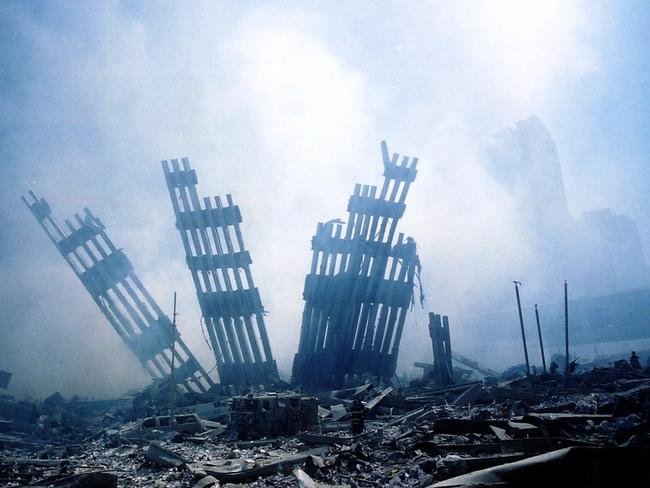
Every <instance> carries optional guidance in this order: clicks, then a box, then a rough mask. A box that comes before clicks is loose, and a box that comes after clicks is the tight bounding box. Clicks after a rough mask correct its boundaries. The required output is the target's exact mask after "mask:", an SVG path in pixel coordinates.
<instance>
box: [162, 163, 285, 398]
mask: <svg viewBox="0 0 650 488" xmlns="http://www.w3.org/2000/svg"><path fill="white" fill-rule="evenodd" d="M162 166H163V171H164V173H165V179H166V181H167V188H168V189H169V197H170V199H171V203H172V207H173V208H174V213H175V214H176V227H177V228H178V230H179V232H180V234H181V240H182V241H183V247H184V248H185V254H186V257H187V265H188V267H189V269H190V272H191V274H192V279H193V280H194V286H195V287H196V294H197V297H198V300H199V305H200V306H201V313H202V314H203V317H204V319H205V322H206V327H207V330H208V335H209V337H210V342H211V344H212V350H213V352H214V355H215V358H216V360H217V368H218V370H219V378H220V381H221V383H222V384H224V385H239V386H243V385H245V384H250V385H255V384H258V385H259V384H269V383H273V382H275V381H277V379H278V370H277V366H276V364H275V361H274V359H273V355H272V354H271V345H270V343H269V338H268V335H267V333H266V325H265V324H264V307H263V306H262V301H261V299H260V294H259V290H258V289H257V288H256V287H255V285H254V283H253V275H252V273H251V269H250V264H251V262H252V261H251V257H250V254H249V253H248V251H246V250H245V248H244V240H243V238H242V233H241V229H240V226H239V224H240V223H241V221H242V218H241V213H240V211H239V207H238V206H237V205H234V204H233V201H232V197H231V196H230V195H226V203H227V205H226V206H225V207H224V206H223V203H222V201H221V198H220V197H218V196H216V197H214V201H212V200H211V199H210V198H209V197H205V198H203V205H201V202H200V200H199V197H198V195H197V191H196V185H197V182H198V180H197V177H196V172H195V171H194V170H193V169H191V168H190V163H189V161H188V160H187V158H183V159H182V168H181V167H180V165H179V163H178V160H176V159H172V160H171V169H170V166H169V164H168V162H167V161H163V162H162Z"/></svg>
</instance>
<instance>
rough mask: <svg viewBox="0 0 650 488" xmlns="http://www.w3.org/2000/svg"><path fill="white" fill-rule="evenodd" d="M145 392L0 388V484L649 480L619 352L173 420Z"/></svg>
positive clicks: (293, 397) (271, 401)
mask: <svg viewBox="0 0 650 488" xmlns="http://www.w3.org/2000/svg"><path fill="white" fill-rule="evenodd" d="M148 395H149V393H146V392H145V393H143V394H140V395H131V396H128V397H125V398H121V399H117V400H111V401H89V400H81V399H77V398H73V399H70V400H66V399H64V398H63V397H62V396H61V395H59V394H55V395H52V396H50V397H49V398H47V399H46V400H43V401H41V402H37V403H27V402H17V401H15V400H13V398H11V397H10V396H4V397H2V398H0V417H1V418H2V419H1V420H0V428H1V433H0V453H1V454H0V484H2V486H9V487H13V486H54V487H82V486H94V487H116V486H135V487H138V486H170V487H184V486H189V487H197V488H207V487H214V486H228V485H231V484H241V485H242V486H255V487H262V486H301V487H324V486H350V487H362V486H413V487H418V486H441V487H442V486H445V487H449V486H476V485H480V486H590V487H592V486H603V487H604V486H650V463H649V462H648V461H650V459H648V457H649V454H650V437H649V435H648V433H649V431H650V370H648V369H645V370H639V369H635V368H631V367H630V366H629V364H627V363H626V362H617V363H616V364H610V365H607V366H599V367H596V368H593V369H591V370H590V371H585V370H580V371H578V372H576V374H574V375H572V376H568V377H564V376H559V375H551V374H547V375H540V376H524V377H519V378H516V379H511V380H508V381H502V382H482V381H474V382H468V383H464V384H453V385H450V386H447V387H442V388H441V387H435V386H434V385H433V384H432V383H427V382H426V381H417V382H414V383H413V384H411V385H408V386H403V387H393V386H379V387H375V386H373V385H372V384H364V385H361V386H358V387H355V388H350V389H344V390H333V391H326V392H318V393H315V394H314V395H313V396H307V395H304V394H301V393H296V392H290V391H286V392H281V393H271V392H261V393H256V394H248V395H244V396H236V397H225V396H220V397H215V396H213V398H211V399H209V400H208V398H207V397H205V396H204V397H201V398H199V400H201V401H199V402H196V400H197V397H196V395H185V396H182V395H181V396H179V398H178V407H177V410H176V412H175V414H174V415H173V418H174V421H173V422H171V418H172V415H170V413H169V412H167V411H165V410H164V409H160V408H155V407H154V406H152V403H151V402H149V401H148V400H143V397H144V398H147V397H148ZM192 402H194V403H192ZM143 405H145V407H146V408H145V407H143ZM154 405H155V403H154ZM148 409H149V410H148ZM151 409H153V410H154V411H153V412H151ZM147 412H148V413H149V414H147ZM354 426H356V430H357V432H360V433H357V434H353V433H352V431H351V427H354ZM359 426H361V427H360V429H359Z"/></svg>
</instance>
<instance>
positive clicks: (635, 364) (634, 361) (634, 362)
mask: <svg viewBox="0 0 650 488" xmlns="http://www.w3.org/2000/svg"><path fill="white" fill-rule="evenodd" d="M630 366H631V367H632V369H641V361H639V356H637V354H636V351H632V354H631V355H630Z"/></svg>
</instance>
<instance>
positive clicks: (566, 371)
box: [564, 280, 570, 376]
mask: <svg viewBox="0 0 650 488" xmlns="http://www.w3.org/2000/svg"><path fill="white" fill-rule="evenodd" d="M564 356H565V361H564V374H565V375H567V376H568V375H569V374H570V371H569V293H568V290H567V284H566V280H564Z"/></svg>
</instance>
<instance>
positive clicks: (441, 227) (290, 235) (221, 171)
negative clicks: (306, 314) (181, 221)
mask: <svg viewBox="0 0 650 488" xmlns="http://www.w3.org/2000/svg"><path fill="white" fill-rule="evenodd" d="M524 5H525V6H524ZM598 12H599V10H598V9H590V8H589V7H588V4H587V3H583V2H567V1H562V2H559V1H558V2H547V1H540V2H525V3H522V2H517V1H510V2H421V3H420V2H394V3H391V2H388V3H383V4H375V3H370V2H349V3H329V2H310V3H302V2H295V3H292V2H271V3H267V4H253V3H239V2H232V3H215V2H191V3H180V2H178V3H176V2H161V3H149V2H145V3H142V4H140V5H139V6H135V7H134V5H133V4H131V3H130V2H125V3H122V2H112V1H107V2H103V3H95V4H89V3H86V2H84V3H76V2H68V3H59V4H57V3H45V4H27V5H25V4H22V3H21V2H16V3H12V2H5V3H3V5H2V6H0V14H1V16H2V17H3V18H4V21H3V27H4V29H5V34H4V36H5V37H4V39H5V41H6V44H7V45H8V47H9V50H7V51H5V54H4V55H3V60H4V62H5V63H4V64H5V65H6V66H8V68H7V70H8V72H10V73H11V74H10V75H7V76H8V78H9V82H8V83H7V84H6V86H5V89H4V90H3V92H2V94H0V96H1V98H0V101H1V103H2V109H3V110H2V111H3V113H4V115H3V116H2V119H3V143H2V149H0V156H2V159H1V161H2V163H1V164H2V166H3V172H4V173H5V175H6V177H5V179H4V181H3V186H2V194H1V203H2V211H1V215H0V218H1V223H2V229H3V230H2V235H1V236H0V245H1V246H2V247H1V249H2V250H3V256H2V258H1V259H0V271H1V272H2V282H1V284H0V292H1V293H0V294H1V297H0V305H1V306H2V315H3V317H2V342H1V343H0V358H2V359H1V360H0V369H7V370H10V371H13V372H14V373H15V377H14V380H13V381H14V383H13V384H12V390H13V391H14V392H16V393H18V394H22V395H34V396H40V395H45V394H48V393H51V392H53V391H56V390H59V391H61V392H62V393H63V394H66V395H72V394H75V393H78V394H81V395H91V396H100V397H101V396H111V395H115V394H119V393H121V392H123V391H125V390H126V389H127V388H131V387H138V386H141V385H143V384H145V382H146V379H145V377H144V375H143V374H142V373H141V371H140V369H139V366H138V365H137V363H136V361H135V360H134V359H133V358H132V357H131V355H130V353H129V352H128V350H127V349H126V347H125V346H124V345H123V344H122V343H121V341H120V339H119V337H118V336H117V335H116V334H115V333H114V332H113V331H112V330H111V329H110V326H109V324H108V323H107V322H106V321H105V319H104V318H103V317H102V316H101V314H100V313H99V311H98V310H96V308H95V305H94V304H93V303H92V301H91V300H90V299H89V297H88V296H87V294H86V292H85V290H84V289H83V287H82V285H81V284H80V283H78V282H77V280H76V278H75V277H74V276H73V274H72V272H71V271H70V270H69V269H67V268H66V265H65V262H64V261H63V260H62V259H61V257H60V256H58V254H57V253H56V252H55V250H54V248H53V246H52V245H51V244H50V243H49V242H48V241H47V240H46V238H45V236H44V235H43V233H42V231H41V230H40V229H39V228H38V226H37V224H36V222H35V221H34V220H33V218H32V217H31V215H30V214H29V213H28V212H27V211H26V209H24V208H22V203H21V202H20V201H19V199H18V197H19V195H20V193H22V192H23V191H25V190H27V189H34V190H36V191H38V192H39V193H40V194H41V195H42V196H43V197H45V198H46V199H48V201H49V202H50V204H51V206H52V208H53V210H54V213H55V215H56V216H57V217H59V219H65V218H69V217H70V216H71V214H72V213H74V212H76V211H79V210H80V209H81V208H83V207H84V206H89V207H90V208H91V209H92V210H93V212H94V213H95V214H96V215H97V216H99V217H100V218H101V219H102V220H103V222H104V223H105V224H106V226H107V229H108V232H109V235H110V236H111V237H112V238H113V240H114V241H115V242H116V244H117V245H118V246H121V247H123V248H124V250H125V252H126V254H127V255H128V256H129V257H130V259H131V261H132V262H133V263H134V265H135V268H136V272H137V273H138V274H139V276H140V277H141V279H142V280H143V282H144V284H145V286H147V287H148V288H149V289H150V290H151V292H152V293H153V295H154V296H155V298H156V299H157V300H158V301H159V303H160V304H161V306H162V307H163V309H165V310H166V311H167V312H168V313H169V312H170V308H171V298H172V294H173V292H174V291H175V290H176V291H178V293H179V310H180V313H181V315H180V329H181V332H182V335H183V337H184V338H185V339H186V341H187V342H188V343H189V345H190V347H191V348H192V349H193V350H194V351H195V352H196V354H197V356H198V357H199V359H200V360H201V362H202V363H203V365H204V366H206V367H207V368H210V367H212V365H213V364H214V360H213V358H212V356H211V353H210V351H209V350H208V348H207V346H206V344H205V342H204V340H203V337H202V335H201V331H200V327H199V318H200V317H199V311H198V306H197V303H196V297H195V292H194V290H193V286H192V283H191V280H190V277H189V273H188V271H187V269H186V267H185V264H184V256H183V252H182V248H181V245H180V239H179V237H178V235H177V231H176V229H175V228H174V225H173V224H174V222H173V217H172V211H171V208H170V204H169V201H168V196H167V194H166V189H165V187H164V179H163V177H162V171H161V169H160V163H159V161H160V160H162V159H169V158H180V157H183V156H188V157H189V158H190V161H191V164H192V165H193V166H194V168H195V169H196V170H197V173H198V176H199V193H200V194H201V195H215V194H220V195H224V194H225V193H232V194H233V196H234V199H235V201H236V203H237V204H239V205H240V207H241V209H242V213H243V219H244V224H243V231H244V239H245V241H246V243H247V246H248V248H249V250H250V251H251V255H252V257H253V261H254V264H253V273H254V277H255V279H256V282H257V285H258V287H259V288H260V291H261V295H262V300H263V303H264V304H265V307H266V309H267V310H268V311H269V312H270V314H269V316H268V319H267V326H268V329H269V334H270V337H271V342H272V347H273V349H274V353H275V356H276V358H277V360H278V363H279V366H280V369H281V371H282V372H283V374H284V375H285V376H286V375H288V374H289V372H290V367H291V361H292V358H293V354H294V353H295V351H296V348H297V341H298V336H299V321H300V312H301V310H302V305H303V302H302V287H303V283H304V276H305V273H306V272H307V269H308V264H309V259H310V250H309V243H310V239H311V236H312V234H313V232H314V230H315V226H316V223H317V222H319V221H324V220H328V219H330V218H334V217H343V218H345V216H346V213H345V209H346V202H347V198H348V196H349V195H350V194H351V191H352V189H353V187H354V184H355V183H357V182H359V183H369V184H377V183H379V182H380V181H381V171H382V164H381V160H380V152H379V142H380V140H381V139H386V140H387V141H388V145H389V148H390V150H391V151H396V152H399V153H402V154H406V155H408V156H416V157H419V160H420V163H419V175H418V178H417V180H416V182H415V184H414V185H413V187H412V191H411V193H410V195H409V198H408V200H407V211H406V215H405V217H404V219H403V220H402V222H401V224H400V228H399V230H400V231H402V232H405V233H406V234H407V235H411V236H413V237H414V238H415V239H416V241H417V242H418V245H419V252H420V257H421V260H422V264H423V282H424V285H425V291H426V293H427V297H428V300H427V304H426V311H429V310H433V311H436V312H442V313H447V314H449V315H451V316H452V324H453V315H454V314H458V313H462V311H463V310H464V308H465V306H466V301H467V300H468V297H469V296H472V297H473V296H475V295H476V293H475V292H476V290H478V289H481V288H482V287H488V288H490V287H491V288H508V289H509V287H510V286H511V280H512V279H514V278H513V276H511V272H512V269H513V268H514V269H518V268H520V267H525V265H526V263H527V260H528V259H529V258H530V256H528V255H527V246H526V241H525V238H524V239H522V238H521V236H516V235H515V233H514V227H513V218H514V217H513V215H514V208H513V205H514V202H512V201H510V199H509V197H508V196H507V195H505V194H504V193H503V192H501V191H500V189H499V188H498V186H496V185H495V184H494V182H493V181H492V180H491V179H490V178H489V177H488V175H487V173H486V169H485V162H484V159H483V149H484V147H485V145H486V144H487V143H489V139H490V137H491V136H492V134H494V133H496V132H498V131H499V130H501V129H502V128H503V127H506V126H511V125H513V124H514V123H515V121H516V120H518V119H522V118H527V117H528V116H529V115H530V114H533V113H535V114H537V115H539V116H540V117H541V118H542V119H543V120H544V121H545V123H546V124H547V126H548V127H549V130H550V132H551V133H552V134H554V124H555V123H556V122H558V121H560V120H562V119H563V118H565V117H567V116H570V114H567V113H564V112H563V111H562V107H559V106H557V105H556V104H555V100H556V98H557V97H558V94H559V93H564V92H565V91H566V90H576V89H578V88H577V87H578V85H579V83H580V80H581V79H582V78H583V77H584V76H586V75H588V74H589V73H592V72H594V71H597V70H598V69H599V57H598V52H595V51H594V50H593V49H592V47H591V43H590V39H593V37H594V36H596V35H598V29H599V25H600V22H601V20H600V18H599V17H598ZM559 126H562V125H561V124H560V125H559ZM554 135H555V134H554ZM559 137H560V138H561V139H567V138H568V136H565V135H563V134H559ZM559 150H560V159H561V162H562V164H563V165H564V166H567V165H570V164H571V161H567V160H565V159H563V148H562V147H560V148H559ZM579 185H580V182H579V181H568V182H567V187H568V193H569V196H570V201H571V202H572V203H574V204H576V202H577V206H578V208H573V209H572V211H574V212H576V213H577V211H579V210H582V208H580V205H581V203H580V202H581V196H580V195H578V194H576V193H572V190H575V188H576V187H578V186H579ZM615 185H616V182H613V186H615ZM603 198H605V197H603ZM587 200H589V201H593V198H591V199H589V197H587ZM459 336H462V337H463V341H469V340H472V339H471V337H472V336H471V333H468V332H467V331H465V333H464V334H460V335H459ZM422 338H425V340H422ZM455 346H457V347H458V348H459V350H462V348H463V342H462V341H460V342H455ZM429 355H430V346H429V341H428V334H427V332H426V327H425V311H422V310H418V311H416V313H415V314H413V315H411V317H410V318H409V320H408V322H407V331H406V336H405V341H404V345H403V348H402V357H401V361H400V364H401V365H402V367H406V366H408V365H409V364H411V363H412V361H413V360H427V359H428V357H429Z"/></svg>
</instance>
